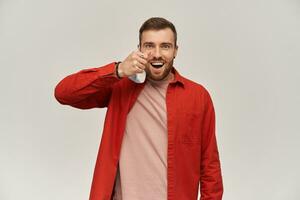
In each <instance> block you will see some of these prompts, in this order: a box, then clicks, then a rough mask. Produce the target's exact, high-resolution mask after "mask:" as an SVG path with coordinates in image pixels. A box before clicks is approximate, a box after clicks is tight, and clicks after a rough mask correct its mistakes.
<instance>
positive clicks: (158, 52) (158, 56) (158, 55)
mask: <svg viewBox="0 0 300 200" xmlns="http://www.w3.org/2000/svg"><path fill="white" fill-rule="evenodd" d="M153 57H154V58H155V59H159V58H161V53H160V48H159V47H156V48H155V49H154V51H153Z"/></svg>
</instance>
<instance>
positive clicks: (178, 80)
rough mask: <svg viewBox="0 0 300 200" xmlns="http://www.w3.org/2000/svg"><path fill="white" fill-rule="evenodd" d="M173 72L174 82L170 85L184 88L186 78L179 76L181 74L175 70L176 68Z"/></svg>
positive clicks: (173, 68)
mask: <svg viewBox="0 0 300 200" xmlns="http://www.w3.org/2000/svg"><path fill="white" fill-rule="evenodd" d="M172 72H173V73H174V80H173V81H171V82H170V84H176V83H178V84H179V85H181V86H183V87H184V84H185V81H184V78H183V77H182V76H181V75H180V74H179V72H178V71H177V70H176V69H175V67H172Z"/></svg>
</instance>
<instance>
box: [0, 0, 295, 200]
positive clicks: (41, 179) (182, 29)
mask: <svg viewBox="0 0 300 200" xmlns="http://www.w3.org/2000/svg"><path fill="white" fill-rule="evenodd" d="M152 16H162V17H165V18H167V19H169V20H170V21H172V22H173V23H174V24H175V25H176V27H177V30H178V45H179V52H178V56H177V58H176V60H175V66H176V68H177V69H178V70H179V72H180V73H181V74H182V75H184V76H186V77H187V78H190V79H192V80H194V81H196V82H198V83H201V84H202V85H204V86H205V87H206V88H207V89H208V90H209V91H210V94H211V96H212V98H213V101H214V105H215V109H216V117H217V137H218V138H217V139H218V145H219V151H220V158H221V164H222V171H223V178H224V198H223V199H224V200H254V199H255V200H298V199H300V191H299V179H300V170H299V169H300V159H299V158H300V156H299V154H300V145H299V141H300V131H299V130H300V129H299V123H300V121H299V113H300V106H299V103H300V94H299V91H300V90H299V89H300V88H299V86H300V70H299V67H300V2H299V1H298V0H281V1H279V0H264V1H262V0H244V1H237V0H227V1H221V0H220V1H216V0H210V1H203V0H201V1H182V0H180V1H174V0H172V1H158V0H152V1H137V0H132V1H112V0H107V1H101V0H98V1H96V0H92V1H83V0H81V1H79V0H78V1H76V0H65V1H62V0H51V1H50V0H48V1H43V0H26V1H25V0H0V66H1V71H0V72H1V78H0V91H1V98H0V106H1V108H0V113H1V114H0V199H1V200H19V199H24V200H70V199H72V200H82V199H88V196H89V191H90V185H91V181H92V175H93V170H94V164H95V161H96V156H97V152H98V147H99V143H100V139H101V133H102V125H103V119H104V116H105V111H106V110H105V109H102V110H100V109H92V110H85V111H83V110H77V109H74V108H71V107H68V106H62V105H60V104H59V103H58V102H56V100H55V98H54V96H53V91H54V87H55V85H56V84H57V83H58V81H60V80H61V79H62V78H63V77H65V76H66V75H68V74H70V73H73V72H77V71H78V70H80V69H83V68H88V67H97V66H102V65H104V64H107V63H110V62H113V61H118V60H123V59H124V58H125V57H126V56H127V54H129V53H130V52H131V51H133V50H135V49H136V45H137V44H138V29H139V27H140V25H141V24H142V23H143V22H144V21H145V20H146V19H148V18H149V17H152Z"/></svg>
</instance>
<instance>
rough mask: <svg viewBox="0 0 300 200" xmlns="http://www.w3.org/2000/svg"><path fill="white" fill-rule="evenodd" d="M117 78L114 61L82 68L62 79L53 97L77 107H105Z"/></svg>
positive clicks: (62, 102)
mask: <svg viewBox="0 0 300 200" xmlns="http://www.w3.org/2000/svg"><path fill="white" fill-rule="evenodd" d="M118 81H119V79H118V78H117V76H116V72H115V63H110V64H108V65H105V66H103V67H98V68H90V69H84V70H81V71H79V72H77V73H74V74H71V75H69V76H67V77H65V78H64V79H62V80H61V81H60V82H59V83H58V84H57V86H56V87H55V94H54V95H55V98H56V99H57V100H58V101H59V102H60V103H61V104H66V105H71V106H74V107H77V108H82V109H86V108H93V107H105V106H107V104H108V101H109V99H110V95H111V90H112V85H113V84H114V83H116V82H118Z"/></svg>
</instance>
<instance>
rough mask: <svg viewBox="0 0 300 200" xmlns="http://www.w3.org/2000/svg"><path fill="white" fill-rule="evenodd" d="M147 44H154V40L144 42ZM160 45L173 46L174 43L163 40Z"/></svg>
mask: <svg viewBox="0 0 300 200" xmlns="http://www.w3.org/2000/svg"><path fill="white" fill-rule="evenodd" d="M145 44H154V42H144V43H143V45H145ZM160 45H170V46H173V44H172V43H170V42H163V43H161V44H160Z"/></svg>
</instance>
